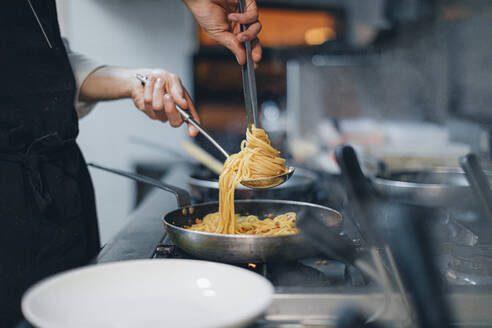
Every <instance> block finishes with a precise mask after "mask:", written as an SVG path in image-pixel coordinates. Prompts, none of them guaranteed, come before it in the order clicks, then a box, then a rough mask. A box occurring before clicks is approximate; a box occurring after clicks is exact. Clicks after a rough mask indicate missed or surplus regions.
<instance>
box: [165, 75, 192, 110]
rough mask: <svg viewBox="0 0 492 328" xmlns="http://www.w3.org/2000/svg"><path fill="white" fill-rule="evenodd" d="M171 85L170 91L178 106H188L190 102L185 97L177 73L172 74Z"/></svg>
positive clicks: (184, 107) (185, 107)
mask: <svg viewBox="0 0 492 328" xmlns="http://www.w3.org/2000/svg"><path fill="white" fill-rule="evenodd" d="M170 80H171V87H170V90H169V93H170V94H171V96H172V98H173V100H174V101H175V102H176V104H177V105H178V106H180V107H181V108H183V109H187V108H188V103H187V101H186V99H185V97H184V88H183V84H182V83H181V80H180V79H179V77H178V76H177V75H174V74H172V75H171V77H170Z"/></svg>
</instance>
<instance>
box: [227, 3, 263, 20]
mask: <svg viewBox="0 0 492 328" xmlns="http://www.w3.org/2000/svg"><path fill="white" fill-rule="evenodd" d="M227 18H228V19H229V20H230V21H232V22H238V23H241V24H251V23H254V22H256V21H257V20H258V8H257V7H256V4H255V3H254V2H252V3H248V4H247V5H246V10H245V11H244V13H242V14H241V13H232V14H229V15H228V16H227Z"/></svg>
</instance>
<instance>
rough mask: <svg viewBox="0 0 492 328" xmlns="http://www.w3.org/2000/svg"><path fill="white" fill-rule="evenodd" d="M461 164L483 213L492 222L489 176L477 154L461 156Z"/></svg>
mask: <svg viewBox="0 0 492 328" xmlns="http://www.w3.org/2000/svg"><path fill="white" fill-rule="evenodd" d="M460 165H461V168H462V169H463V171H465V174H466V178H467V179H468V182H469V183H470V187H471V188H472V190H473V192H474V193H475V196H476V197H477V198H478V201H479V203H480V206H481V208H482V212H483V214H484V215H485V216H486V217H487V218H488V219H489V223H492V191H491V190H490V185H489V182H488V178H487V176H486V175H485V174H484V173H483V171H482V168H481V167H480V164H479V162H478V158H477V156H476V155H475V154H468V155H466V156H463V157H461V158H460Z"/></svg>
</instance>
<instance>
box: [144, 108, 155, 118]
mask: <svg viewBox="0 0 492 328" xmlns="http://www.w3.org/2000/svg"><path fill="white" fill-rule="evenodd" d="M144 113H145V114H146V115H147V116H148V117H150V118H151V119H153V120H157V115H156V114H155V112H154V111H153V110H152V109H150V110H144Z"/></svg>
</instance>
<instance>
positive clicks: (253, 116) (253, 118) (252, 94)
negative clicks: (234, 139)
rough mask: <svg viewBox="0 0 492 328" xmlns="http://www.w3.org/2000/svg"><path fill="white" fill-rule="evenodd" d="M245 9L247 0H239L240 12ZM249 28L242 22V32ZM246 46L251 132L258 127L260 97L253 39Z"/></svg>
mask: <svg viewBox="0 0 492 328" xmlns="http://www.w3.org/2000/svg"><path fill="white" fill-rule="evenodd" d="M245 10H246V4H245V0H239V12H240V13H244V11H245ZM247 28H248V26H247V25H243V24H241V32H244V31H246V29H247ZM244 48H245V50H246V64H244V65H243V66H242V73H243V74H242V75H243V91H244V107H245V109H246V117H247V119H248V130H250V132H251V130H252V126H253V125H254V126H255V127H258V98H257V95H256V77H255V67H254V64H253V58H252V56H251V41H245V42H244Z"/></svg>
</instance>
